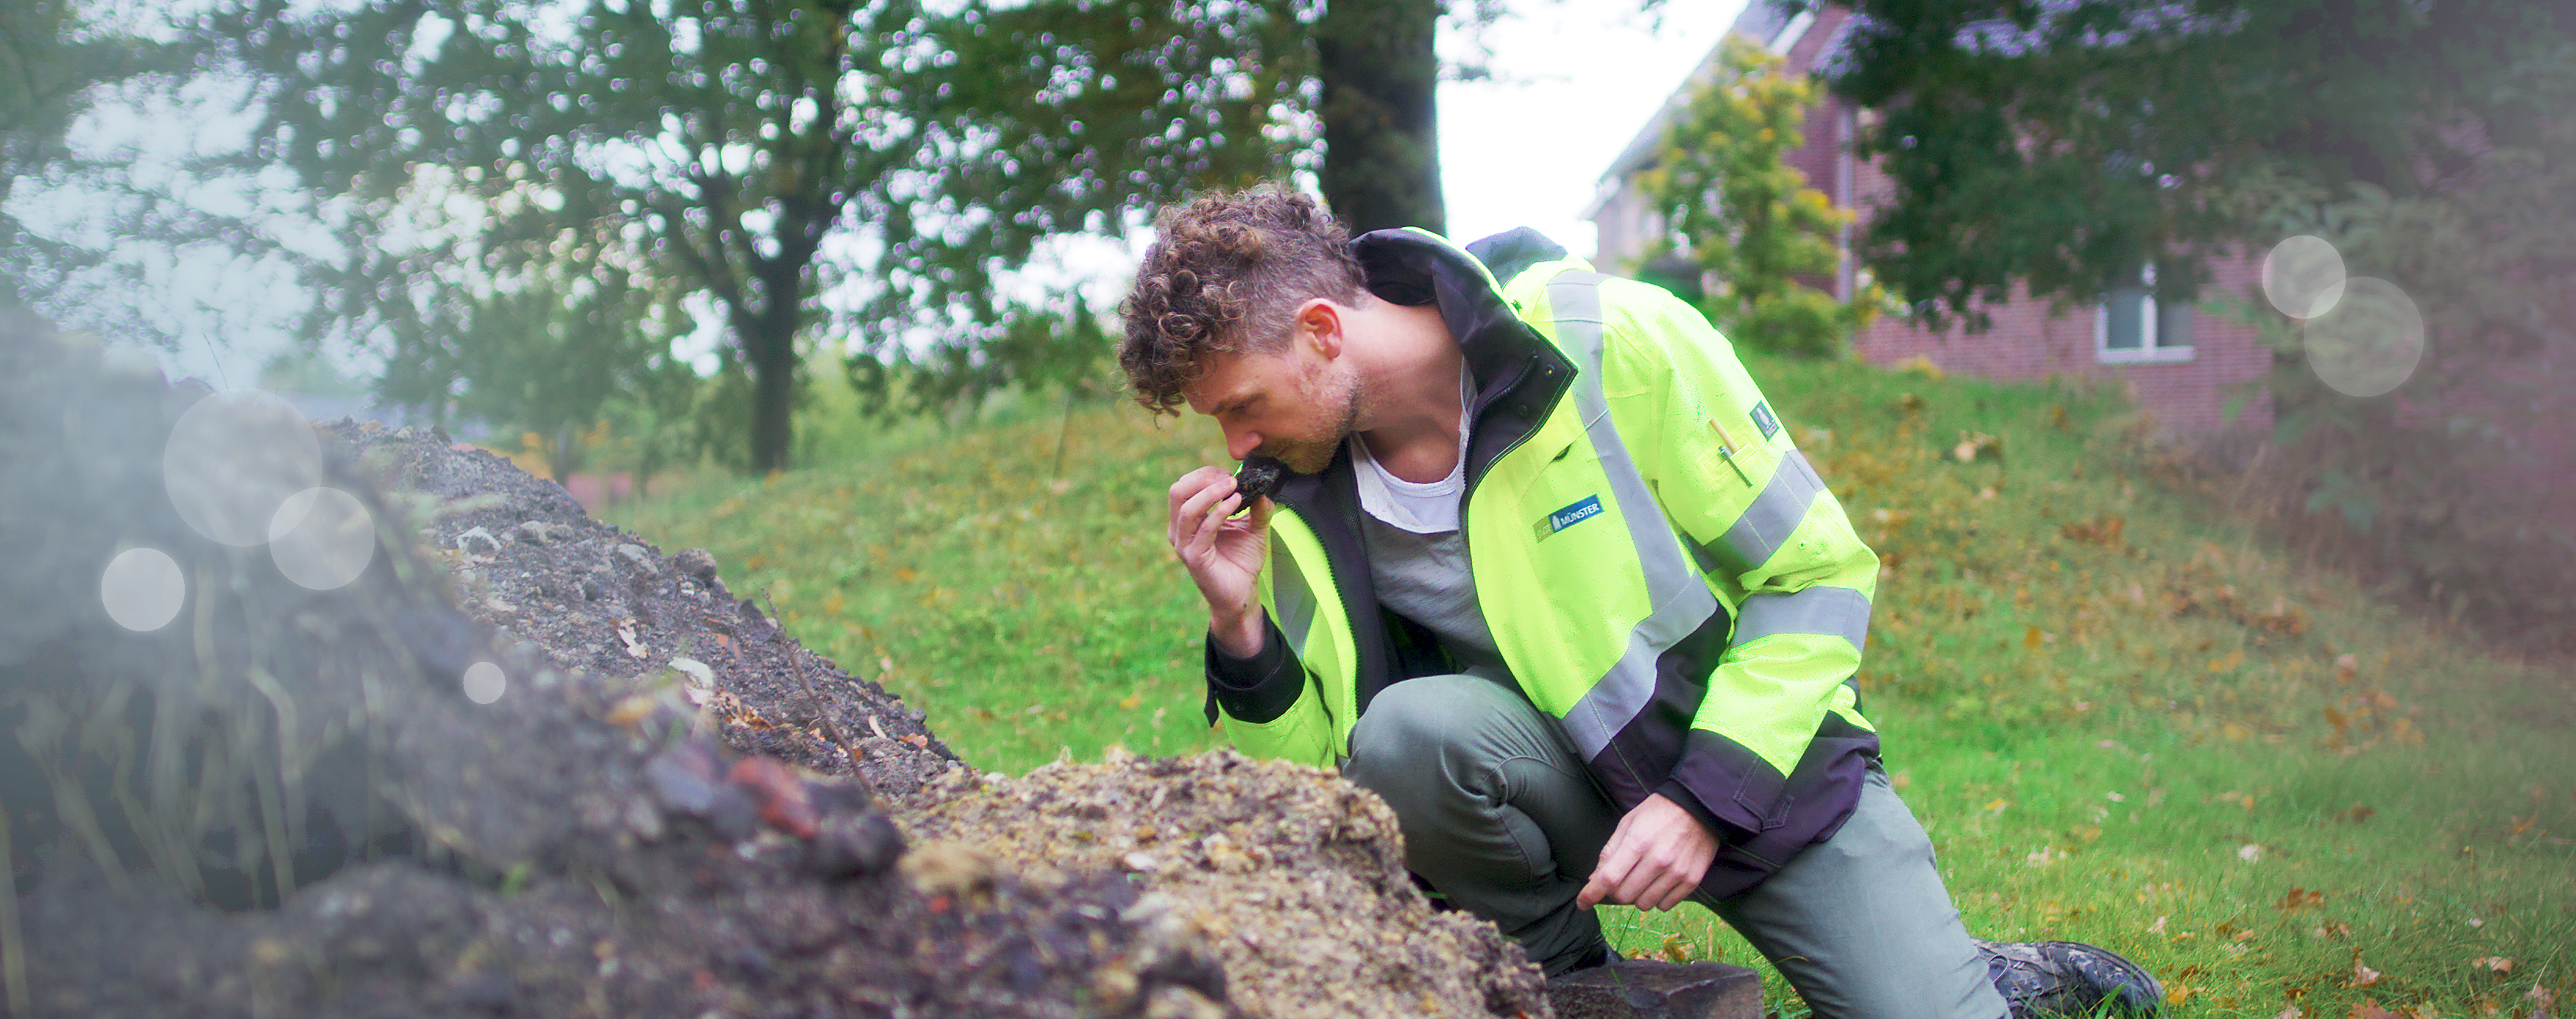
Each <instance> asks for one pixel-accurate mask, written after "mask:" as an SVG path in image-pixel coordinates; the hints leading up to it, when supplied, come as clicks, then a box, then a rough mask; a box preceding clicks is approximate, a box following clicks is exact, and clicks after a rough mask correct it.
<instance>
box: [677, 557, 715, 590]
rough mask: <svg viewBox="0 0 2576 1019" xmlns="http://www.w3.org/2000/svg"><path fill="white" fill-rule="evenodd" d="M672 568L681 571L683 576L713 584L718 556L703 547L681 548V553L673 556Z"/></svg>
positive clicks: (701, 582) (702, 582)
mask: <svg viewBox="0 0 2576 1019" xmlns="http://www.w3.org/2000/svg"><path fill="white" fill-rule="evenodd" d="M671 568H672V569H675V570H678V571H680V575H681V576H683V577H687V578H689V579H692V580H695V581H697V582H698V583H700V584H705V585H709V586H713V584H714V581H715V576H716V557H715V556H714V555H713V554H712V553H709V552H708V551H707V550H706V549H703V548H688V549H681V550H680V554H678V555H675V556H672V557H671Z"/></svg>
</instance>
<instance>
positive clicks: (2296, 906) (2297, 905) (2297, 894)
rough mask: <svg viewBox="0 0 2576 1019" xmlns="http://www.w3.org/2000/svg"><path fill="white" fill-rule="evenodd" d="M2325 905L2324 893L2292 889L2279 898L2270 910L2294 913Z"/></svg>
mask: <svg viewBox="0 0 2576 1019" xmlns="http://www.w3.org/2000/svg"><path fill="white" fill-rule="evenodd" d="M2325 904H2326V893H2324V892H2316V891H2309V890H2308V889H2305V888H2292V889H2290V890H2289V892H2288V893H2286V894H2284V895H2282V896H2281V899H2280V901H2278V902H2275V903H2273V904H2272V908H2274V909H2277V910H2280V911H2281V912H2284V913H2296V912H2298V911H2300V910H2302V909H2306V908H2308V907H2311V906H2322V905H2325Z"/></svg>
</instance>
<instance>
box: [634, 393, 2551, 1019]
mask: <svg viewBox="0 0 2576 1019" xmlns="http://www.w3.org/2000/svg"><path fill="white" fill-rule="evenodd" d="M1752 367H1753V369H1754V372H1755V374H1756V376H1757V377H1759V378H1761V379H1764V380H1765V381H1766V383H1767V389H1768V392H1769V395H1770V396H1771V397H1772V399H1773V401H1774V405H1775V406H1776V407H1777V408H1778V409H1779V410H1780V411H1781V416H1782V417H1783V418H1784V419H1785V420H1786V421H1787V422H1788V423H1789V424H1790V425H1791V426H1792V427H1793V428H1796V429H1797V430H1798V435H1799V437H1800V442H1801V443H1802V445H1803V446H1804V447H1805V448H1806V449H1807V451H1808V452H1809V454H1810V456H1812V457H1813V458H1814V459H1815V461H1816V463H1817V466H1818V468H1819V469H1820V470H1822V471H1823V472H1824V475H1825V477H1826V479H1827V481H1828V482H1829V483H1831V484H1832V485H1833V486H1834V489H1835V491H1836V493H1837V494H1838V495H1840V496H1841V497H1842V499H1843V502H1844V505H1845V506H1846V508H1848V510H1849V511H1850V512H1851V514H1852V517H1853V519H1854V521H1855V523H1856V524H1857V525H1858V526H1859V528H1860V530H1861V532H1862V535H1863V536H1864V537H1865V538H1867V539H1869V541H1870V542H1871V545H1872V547H1874V548H1876V549H1877V550H1879V552H1880V553H1881V554H1882V557H1883V558H1884V559H1885V560H1886V561H1887V562H1888V568H1887V570H1886V571H1885V573H1884V574H1883V575H1882V580H1881V586H1880V595H1879V600H1878V609H1877V615H1876V618H1875V625H1874V627H1873V631H1872V636H1871V641H1870V645H1869V649H1868V650H1869V653H1868V659H1867V664H1866V666H1865V668H1864V671H1863V674H1862V685H1863V688H1864V691H1865V696H1866V701H1865V709H1866V710H1867V711H1868V712H1869V714H1870V715H1871V717H1872V718H1873V719H1875V720H1876V721H1877V723H1878V725H1879V728H1880V730H1881V731H1882V733H1883V735H1884V739H1885V744H1886V755H1887V762H1888V767H1889V770H1890V771H1891V772H1893V773H1894V774H1895V776H1896V777H1897V781H1898V782H1899V784H1900V786H1901V789H1900V791H1901V792H1902V793H1903V794H1904V796H1905V798H1906V800H1907V802H1908V803H1909V804H1910V805H1911V806H1912V807H1913V809H1914V811H1915V813H1916V814H1917V816H1919V817H1921V818H1922V819H1923V821H1924V823H1925V826H1926V827H1927V828H1928V829H1929V830H1930V831H1931V834H1932V839H1933V842H1934V845H1935V846H1936V848H1937V849H1938V851H1939V852H1940V854H1941V860H1942V867H1943V871H1944V873H1945V875H1946V877H1947V879H1948V881H1949V884H1950V888H1951V891H1952V894H1953V896H1954V897H1955V898H1956V899H1957V900H1958V904H1959V908H1960V910H1961V911H1962V912H1963V913H1964V914H1966V916H1967V919H1968V924H1969V927H1970V929H1971V930H1972V931H1975V932H1977V933H1979V934H1980V935H1982V936H1986V937H1992V938H1996V939H2001V940H2022V939H2042V938H2056V939H2072V940H2082V941H2091V942H2095V943H2099V944H2104V945H2108V946H2111V947H2113V948H2116V949H2117V950H2119V951H2121V952H2124V953H2127V954H2129V955H2131V956H2132V957H2133V958H2136V959H2138V960H2139V961H2141V962H2143V963H2145V964H2146V965H2147V966H2149V967H2150V968H2151V969H2153V970H2155V971H2156V972H2157V973H2158V974H2159V975H2160V976H2162V977H2163V979H2164V980H2165V981H2166V983H2167V985H2168V987H2169V988H2170V990H2171V991H2172V994H2171V995H2170V998H2171V1000H2172V1002H2173V1003H2174V1004H2175V1005H2176V1006H2177V1007H2176V1008H2174V1009H2173V1010H2172V1012H2173V1014H2176V1015H2181V1016H2204V1015H2207V1016H2216V1015H2230V1016H2233V1015H2248V1016H2258V1017H2261V1019H2273V1017H2276V1016H2279V1015H2282V1014H2283V1012H2284V1009H2285V1008H2288V1007H2291V1006H2293V1005H2295V1006H2296V1007H2297V1008H2299V1009H2300V1010H2301V1012H2302V1014H2303V1015H2305V1016H2308V1017H2323V1016H2333V1017H2335V1019H2343V1017H2345V1016H2347V1015H2351V1016H2354V1017H2355V1019H2364V1017H2366V1016H2367V1015H2368V1011H2367V1009H2368V1007H2376V1008H2379V1009H2384V1010H2386V1011H2388V1012H2392V1013H2400V1014H2407V1015H2420V1016H2473V1015H2486V1014H2511V1015H2515V1016H2522V1015H2525V1014H2527V1013H2530V1012H2532V1011H2534V1010H2538V1011H2542V1012H2548V1011H2551V1008H2550V1005H2549V1002H2550V1000H2551V998H2552V997H2553V996H2556V995H2569V994H2576V977H2571V975H2570V973H2569V967H2570V965H2571V964H2576V952H2571V951H2570V950H2569V948H2568V946H2569V945H2570V944H2571V943H2576V847H2572V846H2571V839H2576V669H2571V667H2570V664H2569V663H2567V662H2563V661H2556V662H2546V663H2513V662H2507V661H2499V660H2497V659H2496V658H2494V657H2492V656H2489V655H2487V654H2485V653H2484V646H2483V645H2482V643H2481V642H2480V641H2479V639H2478V638H2477V637H2476V636H2475V635H2474V634H2471V633H2468V632H2464V631H2460V630H2456V629H2453V628H2449V627H2446V626H2445V625H2444V624H2443V623H2441V622H2439V621H2431V620H2425V619H2419V618H2413V617H2409V616H2405V615H2401V614H2399V613H2396V612H2393V611H2391V610H2389V609H2386V608H2384V607H2381V606H2378V605H2375V604H2374V603H2373V602H2372V601H2371V600H2370V599H2369V598H2368V597H2367V596H2366V595H2365V594H2364V593H2363V592H2361V591H2360V590H2358V589H2357V588H2356V586H2355V585H2354V584H2352V583H2351V582H2350V581H2348V580H2346V579H2345V578H2343V577H2341V576H2339V575H2335V574H2331V573H2325V572H2320V571H2317V570H2314V569H2310V568H2306V567H2305V566H2303V565H2302V564H2299V563H2296V562H2292V561H2288V560H2287V559H2285V558H2284V557H2283V556H2282V555H2281V554H2280V553H2279V552H2278V551H2277V549H2276V548H2275V547H2274V546H2273V545H2272V544H2270V543H2268V542H2266V541H2264V540H2262V539H2260V538H2258V537H2255V536H2252V535H2249V534H2248V533H2246V532H2245V531H2244V530H2243V529H2241V528H2238V527H2235V526H2233V525H2231V524H2230V523H2229V522H2227V521H2226V520H2225V519H2224V517H2223V515H2222V514H2219V513H2217V512H2215V511H2213V510H2210V509H2209V508H2207V507H2205V506H2203V505H2201V504H2200V502H2199V501H2198V500H2197V499H2196V498H2195V497H2193V496H2189V495H2186V494H2182V493H2178V492H2176V491H2174V490H2172V489H2170V488H2169V487H2167V486H2166V485H2164V484H2162V483H2160V482H2159V481H2157V480H2156V479H2157V478H2159V477H2161V476H2162V472H2161V471H2160V470H2159V469H2158V466H2157V463H2156V460H2155V458H2154V456H2153V455H2152V454H2150V453H2146V452H2141V451H2140V449H2139V447H2137V446H2136V445H2135V444H2134V443H2132V442H2129V441H2127V440H2125V439H2124V438H2122V435H2123V434H2124V420H2123V417H2122V414H2123V412H2122V410H2121V409H2120V408H2119V407H2118V406H2117V405H2116V404H2115V403H2114V402H2113V401H2111V400H2108V399H2105V398H2103V397H2102V396H2100V395H2099V394H2092V393H2085V392H2079V391H2073V390H2069V389H2064V388H2055V387H2040V386H2007V385H1998V384H1989V383H1982V382H1976V381H1969V380H1958V379H1936V378H1930V377H1926V376H1924V375H1919V374H1910V373H1889V372H1884V371H1880V370H1875V369H1869V368H1863V367H1859V366H1854V365H1817V364H1802V363H1795V362H1783V361H1772V360H1757V361H1755V362H1754V363H1753V365H1752ZM825 385H828V384H825ZM818 388H823V386H820V385H818ZM819 403H820V405H821V406H822V407H823V408H824V412H826V413H828V412H829V411H830V408H831V407H832V406H834V405H835V404H836V401H834V400H831V399H825V400H822V401H819ZM1059 409H1060V408H1056V407H1051V406H1047V405H1045V404H1044V402H1043V401H1039V402H1034V403H1032V404H1031V405H1030V406H1028V407H1026V408H1024V409H1023V410H1022V411H1020V412H1018V413H1012V412H1010V411H1009V410H1008V409H1005V411H1004V412H1003V413H1001V414H998V415H991V416H988V418H989V419H988V420H987V421H986V422H985V423H983V424H979V425H977V426H974V427H972V428H968V429H964V430H960V431H957V432H955V433H953V434H942V433H939V432H937V431H936V430H932V429H927V428H923V427H919V426H913V427H908V428H906V429H904V430H902V431H901V432H900V433H898V434H896V435H893V436H891V437H886V436H874V437H871V436H870V434H869V433H868V432H867V431H866V430H865V429H862V428H858V427H856V426H853V425H852V424H850V423H849V422H848V421H846V420H841V419H827V420H824V421H821V422H818V423H819V424H822V425H824V426H825V427H824V428H820V429H817V432H818V434H822V433H828V434H829V435H830V436H831V438H830V439H829V441H825V442H819V443H815V444H814V447H815V449H816V452H815V453H814V455H813V456H812V457H811V458H810V460H811V462H812V463H814V464H815V466H811V467H807V468H804V469H800V470H798V471H794V472H790V473H787V474H784V475H780V476H777V477H774V478H770V479H767V480H759V481H746V480H741V479H738V478H726V477H701V478H699V479H697V480H695V481H694V482H693V483H690V484H688V485H686V486H684V487H683V488H682V489H681V490H680V491H677V492H675V493H673V494H670V495H667V496H662V497H657V498H656V499H654V500H652V501H649V502H644V503H636V504H629V505H626V506H623V507H619V508H617V509H616V510H614V511H612V512H611V513H610V514H609V516H611V517H612V518H613V519H615V520H616V522H618V523H620V524H622V525H625V526H627V527H629V528H631V529H633V530H635V531H637V532H638V533H641V534H643V535H644V536H646V537H648V538H650V539H652V540H654V541H655V542H657V543H659V544H661V545H663V546H664V547H665V548H666V549H668V548H681V547H703V548H706V549H708V550H710V551H712V552H714V553H715V555H716V556H717V558H718V560H719V562H720V563H721V564H722V568H723V572H724V576H725V579H726V581H727V583H728V584H730V585H732V587H733V588H734V590H736V591H737V592H742V593H749V592H754V591H767V592H769V593H770V594H771V595H772V596H773V597H775V598H776V600H777V602H778V605H779V608H780V610H781V611H782V613H783V614H784V615H785V617H786V622H787V625H788V628H789V629H790V631H791V632H793V633H795V634H796V635H797V636H798V637H799V638H800V639H802V640H804V641H805V642H806V643H807V644H808V645H809V646H812V647H814V648H816V649H818V650H820V651H822V652H823V653H825V654H827V655H830V656H831V657H833V658H834V659H835V660H837V661H839V662H841V663H842V664H843V665H844V666H846V667H848V668H849V669H850V670H851V671H853V672H856V673H858V674H860V675H863V676H868V677H871V678H881V679H882V680H883V681H884V682H885V683H886V684H887V685H888V686H889V687H890V688H892V689H894V690H896V691H897V692H899V693H901V694H902V695H903V696H904V697H905V699H906V700H907V701H909V702H911V703H912V704H913V705H915V706H917V707H920V708H923V709H926V710H927V711H928V712H929V713H930V724H931V726H932V727H933V728H935V729H936V730H937V731H938V732H939V733H940V734H941V735H942V736H943V737H945V738H946V739H947V740H948V741H949V742H950V743H951V744H952V745H953V746H955V747H956V748H957V750H958V752H959V753H961V754H963V755H965V756H966V757H967V758H968V759H969V760H970V761H972V762H974V763H975V764H977V765H978V766H980V767H983V768H987V769H995V770H1003V771H1013V772H1016V771H1022V770H1025V769H1027V768H1029V767H1032V766H1034V765H1036V764H1039V763H1043V762H1045V761H1048V760H1053V759H1055V758H1056V757H1058V756H1060V755H1071V756H1073V757H1075V758H1086V759H1087V758H1093V757H1096V756H1098V755H1099V753H1100V751H1101V750H1102V749H1103V748H1104V747H1106V746H1108V745H1110V744H1112V743H1120V744H1124V745H1126V746H1127V747H1129V748H1131V749H1134V750H1137V751H1139V752H1143V753H1155V754H1170V753H1186V752H1190V751H1194V750H1200V749H1204V748H1207V747H1210V746H1213V745H1215V744H1217V743H1218V742H1220V741H1221V740H1222V734H1221V733H1215V732H1211V731H1210V730H1209V729H1208V728H1207V726H1206V725H1205V724H1204V723H1203V716H1202V715H1201V711H1200V700H1201V699H1200V683H1199V678H1198V664H1197V660H1198V654H1199V651H1198V648H1199V636H1198V634H1199V631H1200V629H1201V627H1203V626H1204V617H1203V615H1201V609H1200V608H1199V606H1198V603H1197V601H1196V598H1195V595H1194V593H1193V592H1192V590H1191V588H1190V585H1189V582H1188V580H1187V578H1186V577H1185V576H1184V575H1183V574H1182V573H1181V571H1180V568H1179V567H1178V565H1177V564H1175V563H1173V562H1172V561H1171V559H1170V556H1169V554H1168V552H1167V551H1166V550H1165V549H1164V546H1163V542H1162V516H1163V491H1164V489H1165V487H1166V486H1168V485H1169V484H1170V483H1171V481H1172V479H1174V478H1176V477H1178V476H1179V475H1180V474H1181V473H1183V472H1185V471H1187V470H1188V469H1190V468H1192V467H1195V466H1197V465H1200V464H1203V463H1219V462H1223V453H1222V451H1221V449H1220V448H1219V443H1218V438H1217V434H1216V431H1215V429H1214V428H1213V427H1212V426H1210V425H1209V424H1208V423H1207V422H1206V421H1205V420H1204V419H1187V420H1183V421H1179V422H1173V421H1169V420H1164V421H1161V422H1157V421H1154V420H1152V419H1150V418H1149V417H1148V416H1147V415H1145V414H1144V413H1143V412H1142V411H1140V410H1138V409H1136V408H1134V407H1132V406H1124V405H1120V406H1107V405H1097V404H1095V405H1091V406H1088V407H1085V408H1082V409H1080V410H1079V411H1078V412H1077V413H1075V414H1074V415H1073V416H1072V417H1071V418H1070V419H1065V418H1060V417H1059V416H1058V414H1057V411H1058V410H1059ZM1068 420H1069V423H1070V427H1069V428H1068V427H1066V425H1067V422H1068ZM1987 435H1991V436H1993V437H1995V438H1996V439H1997V441H1996V442H1995V443H1993V444H1990V445H1988V446H1987V447H1986V449H1985V452H1984V453H1983V455H1980V456H1977V457H1976V458H1975V459H1973V460H1962V459H1961V458H1960V457H1959V456H1958V455H1957V453H1958V452H1959V451H1960V449H1959V447H1961V446H1962V444H1963V443H1970V444H1971V446H1972V448H1973V443H1971V442H1970V440H1973V439H1974V438H1976V437H1978V436H1987ZM1060 444H1061V448H1062V450H1063V453H1062V464H1063V466H1062V473H1061V474H1059V473H1058V472H1057V468H1056V464H1057V460H1058V455H1059V453H1058V450H1059V445H1060ZM1998 451H1999V452H2000V456H1998V455H1997V453H1998ZM1615 912H1616V913H1617V914H1618V915H1616V916H1613V917H1612V918H1611V920H1612V924H1613V928H1614V930H1615V931H1616V932H1617V937H1618V940H1619V941H1620V943H1621V947H1622V948H1623V949H1627V950H1630V951H1632V952H1668V953H1671V954H1673V955H1674V956H1676V957H1687V958H1722V959H1725V960H1727V961H1730V962H1737V963H1741V964H1747V965H1758V960H1757V959H1756V958H1755V957H1754V956H1753V953H1752V952H1751V950H1750V949H1749V948H1748V947H1746V946H1745V945H1744V943H1743V942H1742V941H1741V940H1739V939H1736V938H1734V937H1733V935H1731V934H1729V933H1727V932H1725V931H1724V930H1723V929H1722V927H1720V926H1718V925H1716V924H1715V923H1714V921H1713V920H1712V918H1710V916H1709V915H1708V914H1707V913H1706V912H1705V911H1702V910H1699V909H1697V907H1686V908H1685V910H1683V911H1680V912H1677V913H1675V914H1670V915H1649V914H1640V913H1637V912H1636V911H1634V910H1618V911H1615ZM2507 960H2509V961H2507ZM1772 981H1773V983H1772V987H1771V995H1772V1001H1773V1005H1774V1007H1776V1008H1779V1009H1781V1011H1782V1012H1783V1014H1784V1015H1787V1016H1797V1015H1801V1014H1803V1012H1804V1009H1803V1008H1802V1007H1800V1006H1799V1005H1798V1004H1797V1002H1796V1000H1795V998H1794V997H1793V996H1791V995H1790V994H1789V992H1788V990H1787V988H1786V986H1785V985H1784V984H1781V983H1779V982H1778V980H1777V977H1776V975H1772ZM2410 1010H2412V1011H2410Z"/></svg>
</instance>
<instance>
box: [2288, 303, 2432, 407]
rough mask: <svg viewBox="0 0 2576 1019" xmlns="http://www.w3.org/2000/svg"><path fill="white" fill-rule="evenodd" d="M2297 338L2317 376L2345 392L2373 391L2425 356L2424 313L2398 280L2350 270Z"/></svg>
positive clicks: (2389, 385)
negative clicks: (2333, 298) (2326, 307)
mask: <svg viewBox="0 0 2576 1019" xmlns="http://www.w3.org/2000/svg"><path fill="white" fill-rule="evenodd" d="M2299 339H2300V342H2301V343H2302V344H2303V345H2305V346H2306V348H2307V351H2308V367H2309V368H2310V369H2312V370H2314V371H2315V372H2316V373H2317V378H2318V379H2319V380H2321V381H2323V382H2324V383H2325V384H2326V385H2328V386H2331V387H2333V388H2334V390H2335V391H2336V392H2339V393H2342V394H2344V395H2346V396H2378V395H2379V394H2381V393H2385V392H2388V391H2389V390H2392V389H2395V388H2397V387H2398V386H2401V385H2404V384H2405V383H2406V380H2407V379H2408V378H2409V377H2411V376H2413V375H2414V374H2415V365H2416V364H2417V363H2418V362H2421V361H2422V360H2423V359H2424V316H2423V315H2422V314H2421V313H2420V312H2418V311H2416V310H2415V301H2414V299H2412V298H2409V297H2407V296H2406V291H2404V290H2401V289H2398V286H2397V284H2394V283H2390V282H2388V281H2387V280H2383V279H2374V278H2372V277H2369V276H2355V277H2353V278H2352V280H2351V282H2349V283H2347V284H2346V285H2345V286H2344V291H2343V299H2342V300H2340V301H2337V302H2336V303H2335V306H2334V310H2333V311H2332V312H2328V313H2327V314H2325V315H2324V316H2322V317H2320V318H2317V319H2314V320H2311V321H2310V322H2308V324H2307V325H2305V326H2303V327H2301V328H2300V330H2299Z"/></svg>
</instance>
